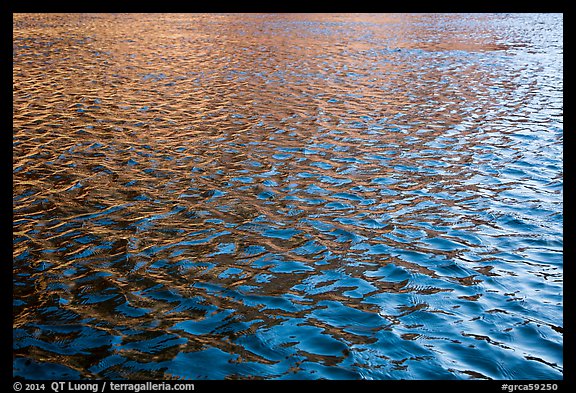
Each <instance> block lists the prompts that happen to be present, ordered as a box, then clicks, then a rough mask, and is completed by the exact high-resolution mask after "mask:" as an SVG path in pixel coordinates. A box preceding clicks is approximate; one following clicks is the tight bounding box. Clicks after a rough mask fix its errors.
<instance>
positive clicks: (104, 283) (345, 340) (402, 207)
mask: <svg viewBox="0 0 576 393" xmlns="http://www.w3.org/2000/svg"><path fill="white" fill-rule="evenodd" d="M562 30H563V17H562V15H558V14H536V15H532V14H496V15H490V14H475V15H460V14H448V15H426V14H417V15H402V14H393V15H369V14H360V15H325V14H312V15H307V14H295V15H291V14H280V15H259V14H247V15H196V14H189V15H162V14H144V15H140V14H129V15H124V14H110V15H99V14H82V15H80V14H73V15H57V14H41V15H34V14H16V15H14V19H13V33H14V38H13V77H14V88H13V100H14V111H13V122H14V129H13V180H14V184H13V233H14V235H13V243H14V251H13V283H14V286H13V289H14V295H13V296H14V297H13V304H14V305H13V313H14V325H13V339H14V344H13V354H14V362H13V373H14V375H15V376H20V377H26V378H46V379H50V378H58V379H62V378H106V379H120V378H130V379H139V378H147V379H150V378H153V379H154V378H158V379H160V378H184V379H203V378H209V379H225V378H226V379H228V378H241V379H245V378H265V379H269V378H279V379H290V378H297V379H316V378H328V379H358V378H363V379H469V378H478V379H532V378H536V379H559V378H562V373H563V357H562V349H563V337H562V335H563V316H562V314H563V293H562V285H563V236H562V231H563V202H562V197H563V146H562V145H563V95H562V91H563V77H562V73H563V33H562Z"/></svg>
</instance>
